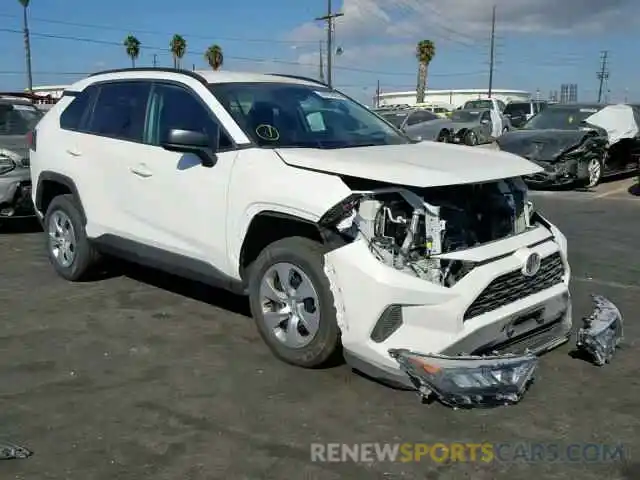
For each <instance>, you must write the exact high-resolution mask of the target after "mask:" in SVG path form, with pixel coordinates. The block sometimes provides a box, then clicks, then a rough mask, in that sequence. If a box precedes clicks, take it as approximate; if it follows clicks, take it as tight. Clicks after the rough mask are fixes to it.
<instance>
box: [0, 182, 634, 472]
mask: <svg viewBox="0 0 640 480" xmlns="http://www.w3.org/2000/svg"><path fill="white" fill-rule="evenodd" d="M636 193H637V192H635V191H634V188H633V179H624V180H618V181H613V182H607V183H604V184H602V185H600V186H599V187H597V188H596V189H595V190H594V191H591V192H580V191H557V192H556V191H554V192H534V193H533V198H534V201H535V204H536V207H537V208H538V209H540V210H542V211H544V212H545V213H546V215H547V216H548V217H550V219H551V220H552V221H554V222H556V223H557V224H558V225H559V226H560V227H561V229H562V230H563V231H564V233H565V234H566V235H567V237H568V239H569V257H570V261H571V264H572V276H573V279H572V294H573V298H574V315H575V317H574V318H575V321H576V324H578V323H579V322H578V321H579V319H580V317H582V316H583V315H586V314H587V313H588V312H589V311H590V307H591V302H590V299H589V294H590V293H600V294H603V295H605V296H607V297H608V298H609V299H611V300H612V301H614V302H615V303H616V304H617V305H618V306H619V308H620V309H621V311H622V313H623V315H625V319H626V325H625V326H626V331H625V334H626V341H625V345H624V348H623V349H622V350H620V351H618V352H617V355H616V357H615V358H614V361H613V363H612V364H611V365H608V366H606V367H603V368H598V367H594V366H591V365H590V364H588V363H587V362H585V361H582V360H579V359H575V358H572V357H571V356H570V355H569V354H570V352H571V350H572V347H573V345H574V343H573V341H572V343H571V344H569V345H566V346H563V347H561V348H560V349H558V350H556V351H553V352H551V353H549V354H547V355H545V356H544V357H543V358H542V360H541V366H540V370H539V378H538V381H537V383H535V384H534V385H533V386H532V388H531V390H530V391H529V392H528V394H527V395H526V396H525V398H524V400H523V401H522V402H521V403H520V404H518V405H516V406H512V407H505V408H497V409H491V410H470V411H455V410H451V409H448V408H446V407H443V406H440V405H438V404H434V405H423V404H421V403H420V401H419V399H418V397H417V395H416V394H415V393H413V392H404V391H396V390H392V389H389V388H386V387H383V386H381V385H378V384H376V383H374V382H372V381H370V380H367V379H365V378H363V377H361V376H358V375H356V374H354V373H353V372H351V371H350V369H349V368H347V367H346V366H344V365H342V366H338V367H335V368H332V369H329V370H321V371H306V370H302V369H298V368H294V367H290V366H287V365H285V364H283V363H281V362H280V361H278V360H276V359H275V358H274V357H273V356H272V355H271V353H270V352H269V351H268V350H267V348H266V346H265V345H264V344H263V343H262V341H261V340H260V338H259V336H258V333H257V331H256V329H255V328H254V326H253V324H252V322H251V320H250V318H248V307H247V304H246V302H245V301H244V300H242V299H239V298H236V297H233V296H231V295H229V294H227V293H223V292H220V291H217V290H213V289H210V288H207V287H204V286H202V285H198V284H193V283H189V282H186V281H184V280H179V279H174V278H171V277H169V276H166V275H162V274H159V273H157V272H154V271H150V270H146V269H141V268H135V267H132V266H124V265H123V266H117V267H115V268H114V272H113V276H111V277H110V278H105V279H103V280H100V281H96V282H92V283H86V284H69V283H67V282H65V281H63V280H62V279H60V278H58V277H57V276H56V275H55V274H54V272H53V269H52V268H51V267H50V266H49V264H48V261H47V259H46V257H45V252H44V248H43V241H44V238H43V234H42V233H41V232H38V230H37V228H35V227H34V226H33V225H25V224H21V225H19V226H13V227H11V228H10V230H9V231H5V232H3V233H2V234H1V236H0V239H1V245H2V247H3V248H2V250H1V251H0V261H1V262H2V266H3V274H2V276H1V277H0V301H1V302H2V303H1V305H2V308H1V309H0V317H1V320H2V321H1V322H0V351H1V352H2V363H1V364H0V368H1V369H2V377H1V378H2V382H1V383H0V399H1V400H2V410H1V411H0V425H2V430H1V431H0V437H2V439H4V440H9V441H11V442H15V443H18V444H22V445H25V446H27V447H28V448H30V449H32V450H33V451H34V452H35V455H34V456H33V457H31V458H29V459H26V460H15V461H7V462H2V463H1V464H0V478H3V479H10V478H15V479H47V478H56V479H81V480H91V479H105V480H106V479H109V480H111V479H115V478H117V479H119V480H125V479H143V478H153V479H156V480H159V479H167V480H168V479H171V480H176V479H181V480H182V479H185V480H186V479H210V478H229V479H243V478H247V479H258V478H269V479H277V478H283V479H284V478H289V479H297V478H309V479H312V478H313V479H315V478H317V479H337V478H367V479H368V478H416V479H443V480H457V479H463V478H473V479H477V480H482V479H486V480H489V479H503V478H505V479H506V478H509V479H521V478H536V477H537V478H544V479H567V480H569V479H576V478H581V479H584V480H591V479H593V480H595V479H598V480H600V479H602V478H607V479H610V480H615V479H626V480H631V479H637V478H640V463H638V460H637V455H636V459H635V460H634V454H635V453H636V450H637V448H639V447H640V407H639V402H638V398H640V381H639V380H638V376H637V375H638V351H637V346H638V338H640V327H639V326H638V323H637V321H636V318H635V315H636V313H637V312H638V310H640V260H639V255H640V254H639V253H638V251H639V250H638V249H639V246H640V197H637V196H636ZM312 442H338V443H356V442H383V443H395V442H427V443H435V442H445V443H446V442H471V443H481V442H531V443H537V442H552V443H560V444H575V443H580V442H585V443H590V444H594V443H604V444H623V445H624V449H625V454H626V455H628V456H629V457H630V459H629V460H628V461H626V462H616V463H613V464H612V463H593V462H592V463H581V462H560V463H558V462H555V463H549V462H545V461H538V462H534V463H525V462H509V463H503V462H493V463H490V464H482V463H478V462H476V463H473V462H468V463H437V462H434V461H432V460H424V461H422V462H419V463H378V464H372V465H366V464H357V463H353V462H346V463H311V462H310V460H309V459H310V443H312Z"/></svg>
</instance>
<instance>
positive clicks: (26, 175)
mask: <svg viewBox="0 0 640 480" xmlns="http://www.w3.org/2000/svg"><path fill="white" fill-rule="evenodd" d="M34 215H35V212H34V208H33V201H32V200H31V175H30V171H29V169H28V168H18V169H16V170H13V171H11V172H9V173H7V174H5V175H2V176H0V220H1V219H3V218H31V217H33V216H34Z"/></svg>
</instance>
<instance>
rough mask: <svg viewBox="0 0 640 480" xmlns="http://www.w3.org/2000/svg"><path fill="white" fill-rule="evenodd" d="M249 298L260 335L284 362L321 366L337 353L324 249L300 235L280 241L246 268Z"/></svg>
mask: <svg viewBox="0 0 640 480" xmlns="http://www.w3.org/2000/svg"><path fill="white" fill-rule="evenodd" d="M249 271H250V274H249V302H250V306H251V313H252V315H253V318H254V320H255V322H256V325H257V327H258V331H259V332H260V336H261V337H262V339H263V340H264V341H265V343H266V344H267V345H268V346H269V348H270V349H271V351H272V352H273V353H274V354H275V355H276V356H277V357H278V358H280V359H281V360H284V361H285V362H287V363H290V364H293V365H297V366H300V367H305V368H316V367H321V366H323V365H325V364H326V363H328V362H329V361H330V360H332V359H333V358H334V356H335V355H336V354H337V353H338V351H339V347H340V331H339V328H338V323H337V320H336V316H337V314H336V309H335V302H334V298H333V294H332V293H331V288H330V284H329V280H328V279H327V277H326V275H325V273H324V249H323V246H322V245H321V244H319V243H317V242H314V241H312V240H309V239H307V238H302V237H291V238H285V239H283V240H278V241H277V242H274V243H272V244H271V245H269V246H268V247H267V248H265V249H264V250H263V251H262V253H261V254H260V255H259V256H258V259H257V260H256V261H255V262H254V263H253V265H252V266H251V267H250V270H249Z"/></svg>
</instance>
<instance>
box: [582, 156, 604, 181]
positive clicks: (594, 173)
mask: <svg viewBox="0 0 640 480" xmlns="http://www.w3.org/2000/svg"><path fill="white" fill-rule="evenodd" d="M587 174H588V177H587V179H586V187H587V188H593V187H595V186H596V185H598V184H599V183H600V180H602V161H601V160H600V159H599V158H595V157H594V158H592V159H590V160H589V162H588V163H587Z"/></svg>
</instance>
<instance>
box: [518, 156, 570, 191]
mask: <svg viewBox="0 0 640 480" xmlns="http://www.w3.org/2000/svg"><path fill="white" fill-rule="evenodd" d="M535 163H536V164H537V165H539V166H540V167H542V168H544V172H540V173H536V174H533V175H528V176H526V177H524V181H525V182H526V183H527V184H528V185H531V186H539V187H544V186H560V185H570V184H573V183H574V182H575V181H576V180H578V179H579V175H580V170H579V168H578V161H577V160H575V159H572V160H560V161H556V162H541V161H536V162H535Z"/></svg>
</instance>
